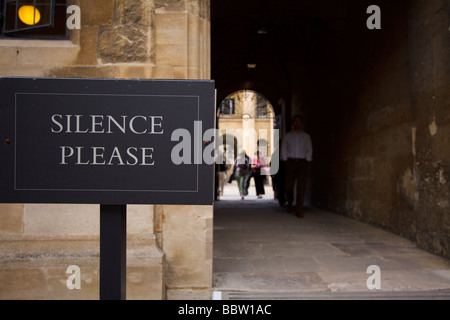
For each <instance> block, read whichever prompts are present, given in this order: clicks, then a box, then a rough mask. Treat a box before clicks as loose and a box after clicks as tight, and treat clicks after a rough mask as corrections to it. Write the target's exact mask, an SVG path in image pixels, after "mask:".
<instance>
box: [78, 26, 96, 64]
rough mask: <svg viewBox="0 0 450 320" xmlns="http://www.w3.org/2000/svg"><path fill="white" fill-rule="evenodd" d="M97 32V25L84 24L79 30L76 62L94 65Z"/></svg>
mask: <svg viewBox="0 0 450 320" xmlns="http://www.w3.org/2000/svg"><path fill="white" fill-rule="evenodd" d="M98 33H99V28H98V27H97V26H92V27H88V26H85V27H83V28H82V29H81V30H80V34H79V35H80V37H79V44H80V51H79V54H78V57H77V64H81V65H96V64H97V63H98Z"/></svg>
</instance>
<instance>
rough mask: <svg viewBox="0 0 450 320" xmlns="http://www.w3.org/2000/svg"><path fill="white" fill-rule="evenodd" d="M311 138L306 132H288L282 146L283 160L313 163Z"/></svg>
mask: <svg viewBox="0 0 450 320" xmlns="http://www.w3.org/2000/svg"><path fill="white" fill-rule="evenodd" d="M312 153H313V149H312V143H311V137H310V136H309V134H307V133H306V132H304V131H300V132H296V131H294V130H292V131H290V132H288V133H287V134H286V136H285V138H284V140H283V142H282V144H281V160H283V161H286V160H287V159H288V158H297V159H306V160H307V161H312Z"/></svg>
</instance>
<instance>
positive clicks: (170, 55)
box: [155, 13, 188, 67]
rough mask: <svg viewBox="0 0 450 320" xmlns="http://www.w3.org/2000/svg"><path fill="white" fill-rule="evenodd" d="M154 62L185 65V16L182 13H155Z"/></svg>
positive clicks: (159, 64) (160, 64) (165, 64)
mask: <svg viewBox="0 0 450 320" xmlns="http://www.w3.org/2000/svg"><path fill="white" fill-rule="evenodd" d="M155 21H156V23H155V27H156V32H155V38H156V64H157V65H158V66H168V65H169V66H177V67H179V66H187V62H188V61H187V16H186V14H184V13H165V14H156V19H155Z"/></svg>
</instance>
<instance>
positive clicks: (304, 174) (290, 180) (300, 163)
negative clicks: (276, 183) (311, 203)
mask: <svg viewBox="0 0 450 320" xmlns="http://www.w3.org/2000/svg"><path fill="white" fill-rule="evenodd" d="M308 169H309V164H308V161H306V160H304V159H301V160H292V159H288V160H287V161H286V168H285V170H286V172H285V177H284V179H285V180H284V182H285V184H284V189H285V190H284V191H285V192H286V197H287V202H288V205H293V203H294V187H295V182H297V194H296V197H297V201H296V204H297V210H300V209H301V208H302V206H303V202H304V201H305V193H306V185H307V180H308Z"/></svg>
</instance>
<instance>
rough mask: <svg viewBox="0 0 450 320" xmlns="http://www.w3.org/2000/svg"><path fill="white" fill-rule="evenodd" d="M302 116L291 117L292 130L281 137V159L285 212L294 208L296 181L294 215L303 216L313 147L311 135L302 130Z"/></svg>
mask: <svg viewBox="0 0 450 320" xmlns="http://www.w3.org/2000/svg"><path fill="white" fill-rule="evenodd" d="M303 124H304V120H303V117H302V116H299V115H297V116H295V117H294V118H293V119H292V130H291V131H290V132H288V133H287V134H286V136H285V138H284V139H283V142H282V146H281V160H283V161H284V162H285V185H284V187H285V192H286V198H287V212H289V213H290V212H292V211H293V210H294V207H293V202H294V187H295V183H296V182H297V194H296V209H295V212H296V216H297V217H298V218H303V217H304V216H303V213H302V206H303V202H304V199H305V193H306V185H307V179H308V174H309V170H310V164H311V161H312V155H313V148H312V143H311V137H310V135H309V134H308V133H306V132H305V131H303Z"/></svg>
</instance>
